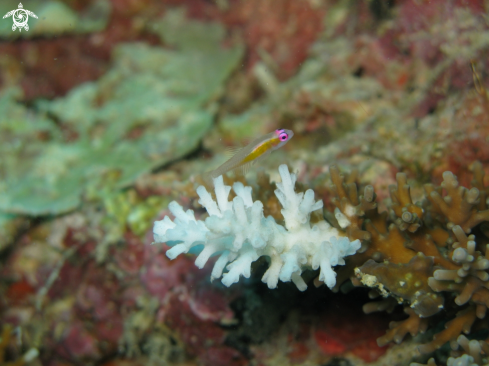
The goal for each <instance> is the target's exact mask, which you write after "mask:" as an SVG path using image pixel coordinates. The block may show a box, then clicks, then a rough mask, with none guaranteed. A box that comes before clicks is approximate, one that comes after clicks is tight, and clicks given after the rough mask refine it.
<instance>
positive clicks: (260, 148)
mask: <svg viewBox="0 0 489 366" xmlns="http://www.w3.org/2000/svg"><path fill="white" fill-rule="evenodd" d="M279 142H280V141H279V139H278V138H277V137H275V136H274V137H272V138H271V139H268V140H265V141H263V142H261V143H259V144H258V145H257V146H255V147H254V148H253V150H252V151H251V153H249V154H248V155H247V156H245V158H244V159H243V161H242V163H244V164H246V163H249V162H250V161H253V160H255V159H256V158H258V157H260V156H262V155H263V154H265V153H266V152H267V151H270V149H273V148H274V147H275V146H277V145H278V144H279Z"/></svg>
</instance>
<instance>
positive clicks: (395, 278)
mask: <svg viewBox="0 0 489 366" xmlns="http://www.w3.org/2000/svg"><path fill="white" fill-rule="evenodd" d="M355 274H356V276H357V277H358V278H360V279H361V281H362V283H363V284H364V285H366V286H368V287H375V288H378V289H379V290H380V292H381V293H382V295H383V296H385V297H387V296H389V295H390V296H393V297H394V298H396V299H397V301H398V302H399V303H404V302H407V303H408V304H409V306H410V307H411V308H412V309H413V310H414V312H415V313H416V314H417V315H419V316H421V317H428V316H431V315H433V314H436V313H437V312H439V311H440V309H442V308H443V303H444V298H443V296H442V295H441V294H437V293H435V292H434V291H433V290H432V289H431V288H430V287H429V286H428V278H429V277H430V276H432V274H433V257H426V256H425V255H424V254H423V253H418V254H416V255H415V256H414V257H413V258H412V259H411V260H410V261H409V263H406V264H401V263H398V264H395V263H390V262H383V263H376V262H375V261H374V260H372V259H369V260H368V261H367V262H365V264H363V266H361V267H359V268H356V269H355Z"/></svg>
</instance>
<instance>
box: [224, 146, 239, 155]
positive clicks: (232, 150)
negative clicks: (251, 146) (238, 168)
mask: <svg viewBox="0 0 489 366" xmlns="http://www.w3.org/2000/svg"><path fill="white" fill-rule="evenodd" d="M241 149H242V147H241V146H226V147H225V148H224V155H225V156H226V158H230V157H233V156H234V155H236V154H237V153H238V151H239V150H241Z"/></svg>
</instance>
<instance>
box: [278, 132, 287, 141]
mask: <svg viewBox="0 0 489 366" xmlns="http://www.w3.org/2000/svg"><path fill="white" fill-rule="evenodd" d="M278 138H279V139H280V141H287V139H288V138H289V135H287V134H286V133H285V132H282V133H281V134H280V135H279V136H278Z"/></svg>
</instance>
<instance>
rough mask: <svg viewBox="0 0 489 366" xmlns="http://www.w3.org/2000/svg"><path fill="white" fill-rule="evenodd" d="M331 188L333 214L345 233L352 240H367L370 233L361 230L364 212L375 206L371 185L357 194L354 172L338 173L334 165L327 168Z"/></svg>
mask: <svg viewBox="0 0 489 366" xmlns="http://www.w3.org/2000/svg"><path fill="white" fill-rule="evenodd" d="M329 172H330V174H331V180H332V182H333V184H332V186H331V189H332V190H333V192H334V193H335V197H334V198H333V200H332V201H333V204H334V205H335V206H336V208H337V210H335V216H336V219H337V220H338V223H339V224H340V226H341V227H342V228H344V229H345V230H346V234H347V235H348V237H349V238H350V239H352V240H354V239H353V238H355V239H360V240H369V239H370V233H369V232H368V231H365V230H362V224H363V221H364V218H365V213H366V212H367V211H369V210H373V209H375V208H376V207H377V203H376V202H375V193H374V188H373V187H372V186H366V187H365V190H364V194H363V195H360V196H359V195H358V190H357V184H356V183H355V177H356V175H357V173H356V172H353V173H351V174H349V175H346V176H345V175H344V174H340V171H339V169H338V167H337V166H336V165H332V166H331V167H330V168H329Z"/></svg>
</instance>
